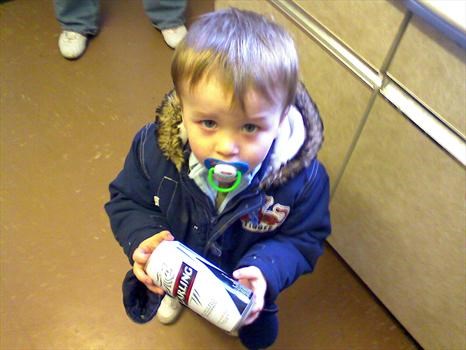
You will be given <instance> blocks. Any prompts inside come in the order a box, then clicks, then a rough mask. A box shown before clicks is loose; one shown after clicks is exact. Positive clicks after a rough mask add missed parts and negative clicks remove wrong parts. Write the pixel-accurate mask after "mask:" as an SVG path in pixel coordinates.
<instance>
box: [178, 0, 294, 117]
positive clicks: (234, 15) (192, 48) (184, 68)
mask: <svg viewBox="0 0 466 350" xmlns="http://www.w3.org/2000/svg"><path fill="white" fill-rule="evenodd" d="M171 74H172V79H173V83H174V85H175V89H176V91H177V92H178V94H179V95H180V91H181V90H180V89H181V85H182V84H186V85H183V86H187V87H188V89H193V88H194V87H196V84H198V83H199V82H200V81H201V80H202V79H204V78H209V77H210V75H215V77H216V78H218V77H220V79H221V80H222V83H224V85H225V88H226V89H227V91H228V92H230V93H232V101H231V102H232V103H234V102H235V101H238V102H239V103H240V105H241V107H243V108H244V98H245V95H246V93H247V91H248V89H250V88H253V89H254V90H256V91H258V92H260V93H261V94H262V95H263V96H264V97H265V98H266V99H268V100H269V101H270V102H277V101H276V100H277V98H282V99H283V101H281V102H282V103H283V108H286V107H288V106H289V105H291V104H292V103H293V102H294V99H295V95H296V89H297V85H298V55H297V53H296V48H295V46H294V42H293V39H292V38H291V37H290V35H289V34H288V33H287V32H286V31H285V30H284V29H283V28H282V27H281V26H279V25H278V24H276V23H274V22H272V21H271V20H269V19H267V18H266V17H264V16H262V15H260V14H258V13H255V12H251V11H244V10H239V9H235V8H229V9H225V10H220V11H216V12H211V13H208V14H205V15H203V16H201V17H200V18H199V19H198V20H197V21H196V22H194V23H193V25H192V26H191V27H190V29H189V32H188V34H187V35H186V37H185V39H184V40H183V41H182V42H181V43H180V44H179V45H178V47H177V48H176V50H175V54H174V58H173V62H172V66H171Z"/></svg>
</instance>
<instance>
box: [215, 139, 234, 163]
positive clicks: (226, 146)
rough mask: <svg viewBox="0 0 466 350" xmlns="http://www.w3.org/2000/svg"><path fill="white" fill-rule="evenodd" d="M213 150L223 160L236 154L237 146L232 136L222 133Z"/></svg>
mask: <svg viewBox="0 0 466 350" xmlns="http://www.w3.org/2000/svg"><path fill="white" fill-rule="evenodd" d="M215 151H216V152H217V154H218V155H219V156H220V157H221V158H222V159H223V160H228V159H229V158H232V157H234V156H235V155H237V154H238V151H239V148H238V144H237V142H236V140H235V138H234V137H232V136H228V135H223V136H221V137H220V138H219V139H218V141H217V144H216V147H215Z"/></svg>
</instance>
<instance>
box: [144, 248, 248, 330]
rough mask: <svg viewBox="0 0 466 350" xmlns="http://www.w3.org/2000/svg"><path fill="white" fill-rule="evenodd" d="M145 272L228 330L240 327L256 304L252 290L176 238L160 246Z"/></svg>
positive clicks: (157, 283)
mask: <svg viewBox="0 0 466 350" xmlns="http://www.w3.org/2000/svg"><path fill="white" fill-rule="evenodd" d="M146 273H147V274H148V275H149V276H150V277H151V278H152V280H153V281H154V283H155V284H156V285H157V286H159V287H161V288H162V289H163V290H164V291H165V292H166V293H167V294H168V295H170V296H171V297H173V298H177V299H178V300H179V301H180V302H181V303H182V304H183V305H185V306H187V307H188V308H190V309H191V310H193V311H194V312H196V313H197V314H199V315H200V316H202V317H204V318H205V319H207V320H208V321H210V322H211V323H213V324H214V325H216V326H217V327H219V328H221V329H223V330H225V331H227V332H232V331H235V330H237V329H238V328H239V327H241V325H242V322H243V321H244V320H245V319H246V317H247V316H248V315H249V313H250V311H251V309H252V306H253V304H254V299H253V292H252V290H250V289H248V288H246V287H244V286H243V285H241V284H240V283H239V282H238V281H236V280H234V279H233V278H231V277H230V276H228V275H227V274H226V273H225V272H224V271H223V270H221V269H219V268H218V267H217V266H215V265H213V264H212V263H210V262H209V261H208V260H206V259H204V258H203V257H201V256H200V255H198V254H196V253H195V252H193V251H192V250H191V249H189V248H188V247H186V246H185V245H183V244H182V243H180V242H177V241H163V242H162V243H160V244H159V245H158V246H157V248H156V249H155V251H154V252H153V253H152V255H151V256H150V257H149V260H148V261H147V264H146Z"/></svg>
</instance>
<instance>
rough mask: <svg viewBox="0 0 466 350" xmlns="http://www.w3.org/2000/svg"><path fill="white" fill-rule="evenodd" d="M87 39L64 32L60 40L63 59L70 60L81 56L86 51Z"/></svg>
mask: <svg viewBox="0 0 466 350" xmlns="http://www.w3.org/2000/svg"><path fill="white" fill-rule="evenodd" d="M86 43H87V37H86V36H84V35H82V34H79V33H76V32H70V31H68V30H64V31H63V32H61V34H60V37H59V38H58V47H59V48H60V52H61V54H62V55H63V57H65V58H68V59H70V60H72V59H76V58H78V57H79V56H81V55H82V54H83V52H84V50H85V49H86Z"/></svg>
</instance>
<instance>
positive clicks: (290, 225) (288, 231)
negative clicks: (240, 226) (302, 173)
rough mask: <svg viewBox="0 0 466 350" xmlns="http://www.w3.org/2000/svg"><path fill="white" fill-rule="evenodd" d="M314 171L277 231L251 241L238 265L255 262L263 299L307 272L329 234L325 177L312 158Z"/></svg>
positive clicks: (310, 269) (321, 167)
mask: <svg viewBox="0 0 466 350" xmlns="http://www.w3.org/2000/svg"><path fill="white" fill-rule="evenodd" d="M314 164H315V166H316V168H317V169H315V172H311V173H314V175H311V176H310V178H308V179H307V181H306V184H305V185H304V186H303V189H302V190H301V192H300V193H299V195H298V197H297V200H296V202H295V205H294V206H293V207H292V208H291V210H290V214H289V216H288V218H287V219H286V221H285V222H284V223H283V225H282V226H281V227H280V232H279V233H278V234H277V235H275V236H273V237H271V238H269V239H266V240H264V241H261V242H259V243H257V244H255V245H253V246H252V247H251V248H250V249H249V251H248V252H247V253H246V254H245V255H244V256H243V258H242V259H241V260H240V262H239V264H238V267H242V266H251V265H252V266H257V267H258V268H259V269H260V270H261V271H262V273H263V275H264V277H265V279H266V281H267V293H266V300H267V301H274V300H275V299H276V297H277V296H278V294H279V293H280V292H281V291H282V290H283V289H285V288H286V287H288V286H289V285H291V284H292V283H293V282H294V281H295V280H296V279H297V278H298V277H299V276H301V275H302V274H304V273H308V272H311V271H312V270H313V269H314V266H315V264H316V262H317V260H318V258H319V256H320V255H322V253H323V248H324V241H325V239H326V238H327V236H328V235H329V234H330V231H331V225H330V212H329V179H328V175H327V173H326V171H325V169H324V167H323V166H322V165H321V164H320V163H319V162H318V161H317V160H314Z"/></svg>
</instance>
